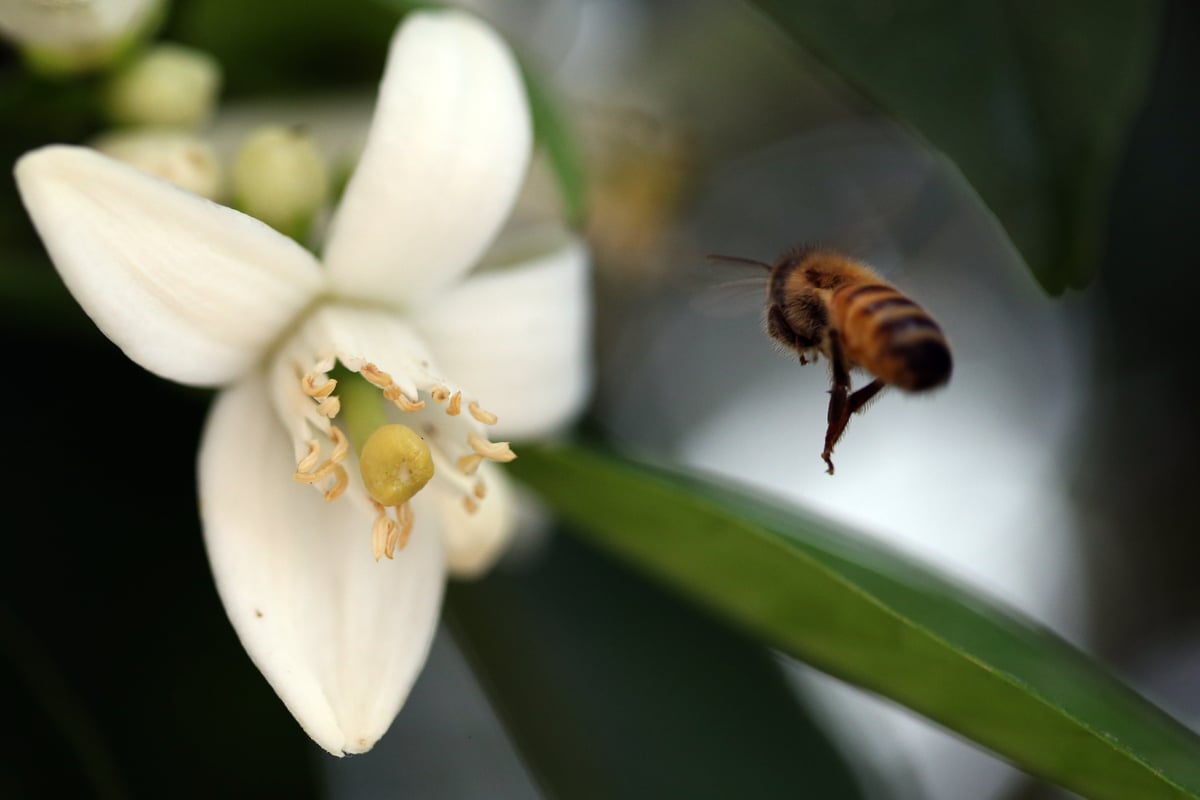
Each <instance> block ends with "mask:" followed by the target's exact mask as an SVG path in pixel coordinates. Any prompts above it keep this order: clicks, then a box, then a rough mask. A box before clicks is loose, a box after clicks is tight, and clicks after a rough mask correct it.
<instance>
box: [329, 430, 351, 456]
mask: <svg viewBox="0 0 1200 800" xmlns="http://www.w3.org/2000/svg"><path fill="white" fill-rule="evenodd" d="M329 437H330V438H331V439H333V454H332V455H331V456H330V457H329V460H330V461H332V462H333V463H335V464H340V463H342V462H343V461H345V460H346V456H347V455H348V454H349V453H350V440H349V439H348V438H346V434H344V433H342V430H341V428H333V429H331V431H330V433H329Z"/></svg>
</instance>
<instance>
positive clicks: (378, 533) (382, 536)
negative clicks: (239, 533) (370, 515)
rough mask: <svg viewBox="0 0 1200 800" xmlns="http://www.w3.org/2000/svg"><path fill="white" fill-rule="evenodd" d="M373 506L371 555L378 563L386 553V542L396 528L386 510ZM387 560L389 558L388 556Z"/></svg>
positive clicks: (379, 505)
mask: <svg viewBox="0 0 1200 800" xmlns="http://www.w3.org/2000/svg"><path fill="white" fill-rule="evenodd" d="M374 506H375V522H374V523H372V525H371V555H372V556H374V558H375V560H376V561H378V560H379V559H380V558H382V557H383V556H384V555H388V553H387V542H388V539H390V538H391V536H392V531H394V530H395V528H396V523H394V522H392V520H391V519H390V518H389V517H388V515H387V508H385V507H384V506H383V505H381V504H379V503H374ZM388 558H391V556H390V555H388Z"/></svg>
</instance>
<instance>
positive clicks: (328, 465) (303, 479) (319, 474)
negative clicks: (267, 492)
mask: <svg viewBox="0 0 1200 800" xmlns="http://www.w3.org/2000/svg"><path fill="white" fill-rule="evenodd" d="M339 469H342V467H341V466H339V465H338V464H337V463H336V462H334V461H333V460H332V459H331V460H329V461H326V462H325V463H324V464H322V465H321V466H319V467H317V468H316V469H314V470H313V471H312V472H300V471H296V472H294V473H293V474H292V479H293V480H294V481H296V482H297V483H307V484H313V483H320V482H321V481H323V480H325V479H326V478H328V477H329V476H330V475H332V474H333V473H335V472H337V471H338V470H339Z"/></svg>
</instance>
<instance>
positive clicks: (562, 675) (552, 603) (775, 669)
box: [447, 535, 861, 800]
mask: <svg viewBox="0 0 1200 800" xmlns="http://www.w3.org/2000/svg"><path fill="white" fill-rule="evenodd" d="M447 612H448V617H449V620H450V623H451V626H452V630H453V631H454V634H455V638H456V639H457V640H458V642H459V643H460V645H461V646H462V648H463V651H464V652H465V653H466V654H467V656H468V657H469V659H470V660H471V662H472V665H473V666H474V668H475V671H476V672H477V673H478V674H479V675H480V679H481V681H482V683H483V684H484V686H485V687H486V688H487V690H488V694H489V695H490V697H491V698H492V701H493V703H494V704H495V705H496V706H497V708H498V710H499V712H500V714H501V717H502V718H503V719H504V722H505V725H506V727H507V728H508V730H509V732H510V733H511V734H512V736H513V739H514V740H515V742H516V744H517V745H518V747H519V748H520V751H521V754H522V756H523V757H524V759H525V761H526V763H527V764H528V765H529V766H530V769H531V770H532V772H533V773H534V775H536V776H537V778H538V780H539V782H540V783H541V786H542V788H543V789H544V790H546V793H547V794H548V795H549V796H550V797H569V798H597V799H598V800H600V799H602V798H603V799H606V798H615V797H621V798H635V797H790V796H794V795H796V787H799V786H803V787H804V788H805V796H811V797H836V798H839V800H853V799H854V798H857V797H861V792H860V791H859V789H858V787H857V785H856V783H855V778H854V777H852V774H851V772H850V770H849V768H848V767H847V765H846V763H845V761H844V760H843V759H842V757H841V756H840V755H839V753H838V752H837V751H836V750H835V749H834V748H833V747H832V746H831V745H830V744H829V742H828V741H827V740H826V739H825V738H824V736H823V735H822V733H821V732H820V730H819V729H818V728H817V727H816V726H815V725H814V724H813V722H812V721H811V720H810V719H809V718H808V717H807V716H806V714H805V711H804V709H803V708H802V707H801V706H800V704H799V703H798V701H797V697H796V693H795V692H794V691H793V690H792V688H791V687H790V686H789V685H788V684H787V682H786V680H785V679H784V676H783V674H782V673H781V671H780V669H779V664H778V663H777V661H776V660H775V659H774V658H773V657H772V656H771V655H770V654H769V653H768V652H767V650H766V648H764V647H762V646H761V645H759V644H757V643H755V642H753V641H751V640H749V639H747V637H746V636H745V635H744V634H741V633H738V632H736V631H734V630H731V629H730V628H729V627H728V626H727V625H722V624H720V623H718V622H717V621H715V620H713V619H712V618H711V617H710V616H709V615H706V614H703V613H699V612H698V611H697V610H696V609H695V608H694V607H692V606H690V605H688V604H685V603H682V602H680V601H679V600H678V599H676V598H675V597H673V596H671V595H670V594H668V593H667V592H665V591H663V590H662V589H661V588H659V587H658V586H655V585H654V584H653V583H651V582H649V581H647V580H646V579H645V578H644V577H642V576H640V575H638V574H636V573H632V572H630V571H629V570H628V569H627V568H624V567H623V566H622V565H620V564H618V563H616V562H614V561H613V560H612V559H611V558H609V557H607V556H605V555H604V554H602V553H599V552H597V551H596V550H595V549H594V548H592V547H590V546H588V545H587V544H586V543H583V542H581V541H579V540H577V539H575V538H572V537H569V536H565V535H562V536H555V537H554V538H553V539H552V540H551V541H550V543H549V546H548V547H547V549H546V552H544V553H540V554H539V558H538V559H537V562H536V564H534V565H533V566H532V567H526V568H524V569H521V570H520V571H519V572H518V571H500V570H493V571H492V573H491V574H490V575H488V577H486V578H485V579H483V580H480V581H472V582H468V583H463V582H455V583H452V584H451V586H450V591H449V594H448V597H447Z"/></svg>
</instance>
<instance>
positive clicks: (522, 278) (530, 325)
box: [414, 238, 591, 439]
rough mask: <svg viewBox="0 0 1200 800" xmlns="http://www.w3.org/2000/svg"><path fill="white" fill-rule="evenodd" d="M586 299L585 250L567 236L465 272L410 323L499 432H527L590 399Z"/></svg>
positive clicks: (567, 415) (563, 418)
mask: <svg viewBox="0 0 1200 800" xmlns="http://www.w3.org/2000/svg"><path fill="white" fill-rule="evenodd" d="M543 252H545V250H543ZM589 297H590V284H589V275H588V254H587V250H586V248H585V247H584V245H583V244H582V242H580V241H579V240H577V239H573V238H572V239H566V240H565V241H564V240H560V241H558V242H557V246H556V248H555V249H553V250H551V251H550V252H549V254H548V255H543V256H540V257H536V258H531V259H527V260H524V261H521V262H519V263H516V264H514V265H512V266H507V267H504V268H501V269H496V270H488V271H485V272H482V273H480V274H478V275H475V276H473V277H471V278H470V279H468V280H467V281H466V282H465V283H463V284H462V285H460V286H457V287H455V288H454V289H452V290H450V291H449V292H448V293H446V294H445V295H443V296H441V297H439V298H437V302H436V303H432V304H429V305H428V307H425V308H422V309H420V311H419V312H418V314H417V316H416V318H415V319H414V324H415V325H416V326H417V328H418V330H420V331H421V333H422V334H423V335H424V337H425V340H426V341H427V342H428V343H429V347H430V349H431V350H432V351H433V354H434V356H435V358H436V359H437V363H438V366H439V367H440V368H441V369H443V370H445V372H446V373H447V374H449V375H454V376H455V377H456V378H458V379H459V380H461V381H463V382H464V383H466V384H467V385H469V386H470V387H471V389H472V391H474V392H475V394H476V396H478V397H479V398H480V402H481V403H483V404H484V405H485V406H486V407H487V409H488V410H489V411H491V412H493V413H494V414H496V415H497V416H498V417H499V422H498V423H497V424H496V426H495V428H494V429H493V430H494V431H495V434H496V435H497V436H501V437H504V438H509V437H511V438H514V439H522V438H529V437H534V436H539V435H542V434H545V433H548V432H551V431H553V430H554V429H555V428H558V427H560V426H562V425H563V424H564V423H566V422H568V421H569V420H570V419H571V417H573V416H574V415H575V414H576V413H577V412H578V411H579V410H580V408H581V407H582V405H583V403H584V401H585V400H586V398H587V392H588V389H589V387H590V383H591V356H590V330H591V314H590V304H589Z"/></svg>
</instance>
